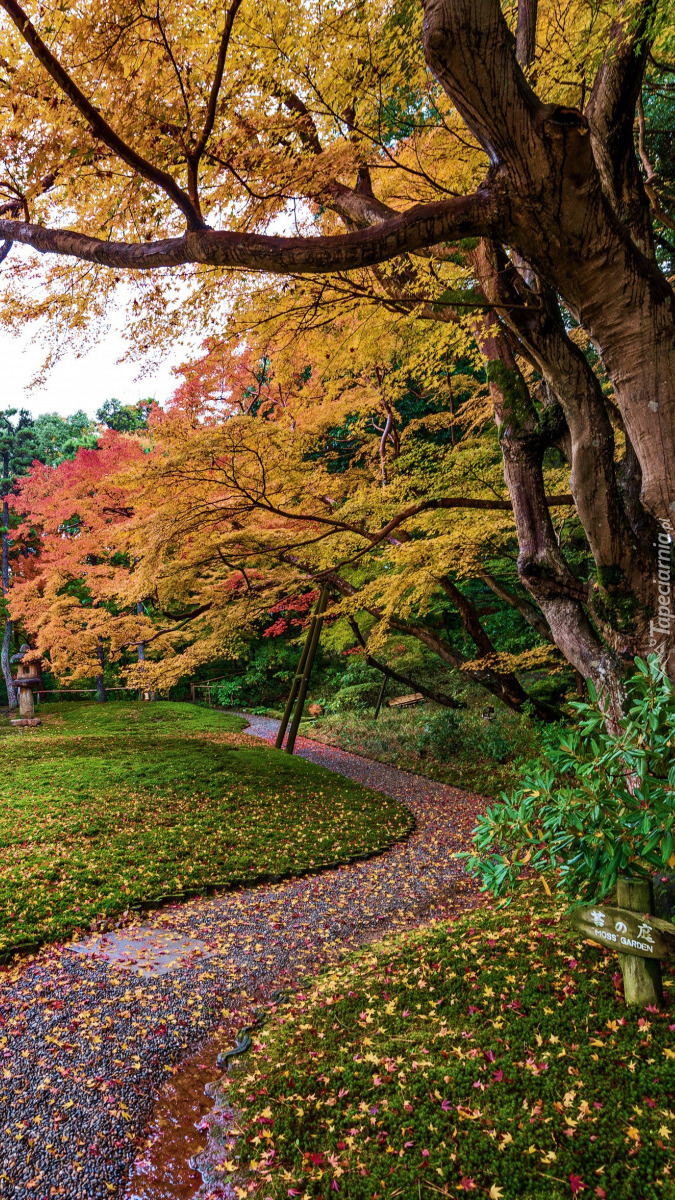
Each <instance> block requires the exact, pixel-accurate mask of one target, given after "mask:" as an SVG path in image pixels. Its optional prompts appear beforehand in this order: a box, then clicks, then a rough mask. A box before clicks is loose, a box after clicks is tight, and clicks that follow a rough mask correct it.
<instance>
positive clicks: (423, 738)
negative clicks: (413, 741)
mask: <svg viewBox="0 0 675 1200" xmlns="http://www.w3.org/2000/svg"><path fill="white" fill-rule="evenodd" d="M462 733H463V731H462V720H461V717H460V716H459V714H458V713H457V712H455V710H454V709H451V708H442V709H440V710H437V711H436V712H431V713H430V714H429V716H428V718H427V720H426V721H425V722H424V724H423V725H422V727H421V729H420V732H419V736H418V738H417V747H416V748H417V752H418V754H428V755H430V756H431V757H432V758H435V759H436V761H437V762H449V761H450V759H452V758H454V757H455V755H456V754H457V752H458V750H460V749H461V747H462Z"/></svg>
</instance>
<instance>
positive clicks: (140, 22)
mask: <svg viewBox="0 0 675 1200" xmlns="http://www.w3.org/2000/svg"><path fill="white" fill-rule="evenodd" d="M0 6H1V7H2V8H3V9H4V11H5V13H6V15H7V23H6V26H5V29H4V33H3V36H4V39H5V48H4V51H3V54H4V60H5V61H6V62H7V63H8V64H9V69H6V68H3V69H5V70H6V71H7V78H6V80H5V83H6V92H5V95H6V100H5V101H4V103H5V109H4V123H5V130H6V133H7V135H9V133H10V131H11V136H12V137H13V138H14V139H15V143H16V144H17V146H18V147H19V149H18V151H17V153H18V157H19V159H20V158H21V149H20V148H21V145H22V144H23V143H24V142H25V145H26V155H27V156H28V157H30V156H31V155H34V153H35V147H34V142H35V136H34V131H35V129H36V128H38V127H39V128H40V129H43V128H44V129H45V130H46V131H47V132H48V138H47V140H50V139H51V141H52V142H54V141H57V140H58V138H57V137H55V134H56V132H58V135H59V136H61V138H62V140H63V141H64V142H68V143H72V147H73V154H72V156H70V157H69V160H68V162H67V163H65V164H63V165H62V166H60V168H59V171H60V173H59V175H58V179H57V183H56V186H53V187H52V186H50V187H49V188H48V189H47V190H46V191H45V192H44V193H43V194H41V195H40V196H39V197H38V198H37V199H36V200H35V202H34V204H35V207H36V211H37V210H39V212H40V215H41V219H40V220H39V221H35V220H33V221H30V220H26V219H25V216H24V219H22V215H23V214H22V213H21V212H19V211H16V210H13V211H12V213H11V215H10V216H8V217H5V219H2V220H0V236H2V237H4V238H5V239H6V240H7V242H8V243H9V242H12V243H21V244H24V245H26V246H29V247H34V248H35V249H38V250H39V251H41V252H42V253H43V254H47V255H53V256H57V257H56V258H55V259H54V261H55V262H56V263H58V264H60V261H61V259H62V257H63V256H65V257H66V258H69V259H71V260H73V262H79V263H80V264H94V265H96V266H99V267H103V268H108V270H109V272H110V273H106V272H104V273H103V275H100V273H99V277H100V278H101V279H104V282H103V283H102V284H101V287H103V288H105V286H107V284H106V282H105V281H110V280H111V279H112V280H114V279H116V278H118V277H120V276H121V274H123V273H125V272H127V271H130V272H151V273H152V274H153V275H156V273H157V272H158V270H159V269H160V268H163V267H169V268H175V269H177V270H178V272H179V273H182V277H185V268H186V267H189V265H190V264H201V267H202V268H203V269H202V270H197V271H196V273H195V274H194V276H193V278H194V291H193V296H195V297H196V296H199V295H200V294H202V295H203V293H204V290H207V291H208V289H209V288H210V289H211V291H210V295H211V296H214V295H215V294H216V292H217V288H218V282H217V281H218V280H222V281H227V282H229V284H230V291H231V293H232V294H233V295H234V296H237V295H240V294H241V292H242V290H243V289H244V285H243V283H240V281H239V279H238V277H237V275H236V272H241V271H242V270H244V271H246V270H248V271H260V272H265V273H267V274H268V275H269V274H270V273H276V274H280V275H284V276H290V277H293V283H292V284H291V285H290V288H289V289H287V291H286V292H284V287H283V285H282V286H281V287H280V288H279V291H278V299H279V302H280V305H281V307H283V300H284V296H285V297H286V299H287V300H289V301H290V307H297V305H296V303H295V297H296V296H297V295H298V294H299V295H300V297H301V302H302V304H305V308H306V311H307V312H310V310H313V311H314V312H316V311H317V308H318V307H320V302H321V296H322V295H323V294H324V292H323V291H322V288H323V284H320V285H317V289H315V291H314V293H313V298H312V292H311V288H310V287H308V285H307V284H306V283H305V282H303V279H304V278H305V277H308V276H322V277H325V287H326V288H328V289H332V296H333V299H335V297H337V296H339V295H340V294H341V295H342V296H343V297H349V298H352V297H354V296H355V295H356V296H360V297H361V298H364V297H365V298H369V299H370V300H371V301H372V303H373V304H380V305H384V306H388V307H389V309H390V310H393V311H394V312H396V311H405V312H414V313H415V315H417V316H418V317H419V318H420V319H422V320H434V321H438V322H445V321H457V320H459V319H470V321H471V327H472V334H473V336H474V338H475V340H476V344H477V346H478V347H479V349H480V353H481V355H482V358H483V362H484V364H485V367H486V370H487V373H488V378H489V385H490V392H491V396H492V402H493V407H494V417H495V421H496V424H497V427H498V430H499V438H500V444H501V450H502V456H503V467H504V477H505V481H506V486H507V489H508V494H509V498H510V502H511V505H512V507H513V514H514V518H515V524H516V529H517V534H518V540H519V545H520V557H519V572H520V578H521V580H522V582H523V584H524V585H525V586H526V588H527V589H528V591H529V593H530V595H531V597H532V598H533V600H534V601H536V604H537V605H538V607H539V609H540V611H541V612H542V614H543V616H544V619H545V621H546V623H547V626H548V628H549V630H550V631H551V636H552V637H553V639H554V641H555V643H556V645H557V646H558V647H559V649H560V650H561V652H562V653H563V654H564V656H565V657H566V658H567V660H568V661H569V662H570V663H571V664H572V665H573V666H574V667H575V668H576V669H577V670H578V671H579V672H580V673H581V674H582V675H584V676H585V677H588V678H591V679H593V680H594V681H595V682H596V683H597V684H598V686H599V687H600V688H601V689H602V690H603V692H604V693H605V694H606V695H607V696H608V698H609V704H610V708H611V710H612V711H613V712H614V714H615V715H618V714H619V713H620V710H621V699H622V692H621V682H620V681H621V672H622V667H623V665H624V664H625V663H626V662H627V661H629V660H630V659H631V658H632V657H633V656H634V655H635V654H636V653H642V654H644V653H646V651H647V650H649V649H650V648H653V645H652V643H653V642H654V638H655V637H656V641H657V642H658V648H659V649H660V651H661V653H662V655H663V658H664V661H665V662H666V664H667V667H668V670H669V673H670V674H671V676H672V675H673V673H674V672H675V655H674V654H673V636H672V632H671V624H672V622H671V619H670V617H671V614H670V610H668V611H666V610H665V609H664V608H663V606H661V608H659V590H658V589H659V570H660V571H661V575H663V574H664V571H665V572H666V573H668V572H667V568H666V567H664V562H665V561H666V560H668V557H669V547H670V536H671V522H672V520H673V511H674V510H673V507H672V506H673V505H674V504H675V494H674V493H675V472H674V467H675V420H674V419H673V418H674V415H675V414H674V408H675V385H674V382H673V380H674V379H675V372H674V370H673V367H674V366H675V344H674V343H675V337H674V334H675V329H674V315H673V291H672V286H671V284H670V282H669V280H668V277H667V275H668V269H669V263H670V262H671V260H672V248H671V243H670V241H669V230H670V228H671V226H672V217H671V216H670V215H669V214H670V212H671V209H672V203H671V201H670V199H669V198H668V194H667V188H665V189H664V178H663V166H664V162H663V156H662V158H661V161H660V163H659V162H656V163H655V160H654V155H653V153H652V157H650V136H651V135H650V131H649V127H648V117H649V113H650V104H649V103H646V104H645V102H644V95H643V94H646V95H647V99H648V100H649V97H650V95H652V96H653V94H654V93H655V92H658V80H659V78H661V77H662V74H663V72H664V71H665V72H668V71H669V70H670V69H671V67H670V64H669V61H668V47H669V42H668V34H667V28H668V21H669V19H670V17H671V16H672V8H671V6H670V5H669V4H668V2H667V0H663V2H662V3H660V4H659V3H657V2H656V0H648V2H646V3H644V2H639V3H638V2H637V0H614V2H613V3H609V4H608V5H607V6H605V7H604V8H597V7H595V6H591V5H587V4H585V3H583V2H582V0H579V3H572V4H570V5H566V6H565V7H564V8H562V9H560V8H559V6H558V5H557V4H556V3H555V2H554V0H550V2H548V3H540V4H539V5H537V3H536V0H520V3H519V4H518V6H517V9H514V8H513V7H509V6H504V8H502V6H501V5H500V3H499V0H428V2H427V4H426V6H425V9H424V18H423V22H422V14H421V11H420V10H419V9H418V8H417V7H416V6H414V5H412V4H410V3H400V4H398V5H394V6H392V7H389V6H385V5H379V4H376V3H369V4H367V5H364V6H361V7H360V8H358V9H356V10H349V11H344V12H343V11H337V10H333V9H330V8H325V7H324V8H319V9H307V8H305V7H300V8H298V7H297V6H291V5H278V6H277V5H275V6H274V9H273V10H268V9H263V8H261V7H260V6H254V5H249V4H248V3H247V0H232V3H231V5H230V7H229V9H228V10H227V12H226V14H225V15H224V16H222V15H221V14H220V11H218V12H217V13H216V12H215V11H213V12H212V11H211V10H210V9H209V8H208V6H194V5H190V6H186V5H184V4H181V3H179V2H177V0H173V2H172V3H169V2H167V3H164V4H159V5H158V6H157V7H156V8H154V9H152V11H147V12H146V10H145V9H143V8H141V7H140V6H137V5H136V4H135V3H133V2H132V0H129V3H128V4H127V5H125V6H124V7H123V10H122V9H120V7H119V6H118V5H116V6H115V8H114V11H113V10H111V9H110V8H102V7H101V6H100V4H99V3H94V2H93V0H90V2H89V3H85V4H84V5H81V6H78V7H77V9H72V10H68V11H67V12H66V13H64V12H62V11H61V10H60V9H59V11H58V19H56V11H57V10H56V8H55V6H54V5H51V4H45V5H42V6H41V8H40V10H39V13H38V17H37V18H36V22H33V21H31V19H30V17H29V14H28V13H27V12H26V11H25V10H24V9H23V8H22V7H21V6H20V5H19V4H18V3H17V2H16V0H0ZM84 46H86V48H87V52H86V54H82V53H81V49H82V48H83V47H84ZM318 47H321V48H322V53H321V54H320V55H319V53H318V50H317V48H318ZM664 58H665V61H664ZM654 80H656V83H655V82H654ZM14 97H16V101H15V100H14ZM13 103H16V109H17V111H16V112H15V111H14V109H13V108H12V104H13ZM652 108H653V105H652ZM13 144H14V143H13ZM666 174H667V171H666ZM665 182H666V183H667V180H666V181H665ZM280 218H281V219H282V220H283V223H284V226H285V228H286V229H289V228H291V229H293V228H295V229H297V232H296V233H294V234H293V235H292V236H288V235H286V234H283V235H282V234H280V233H277V232H273V231H272V230H271V229H270V226H271V225H272V223H273V222H276V227H277V229H278V228H279V220H280ZM63 220H66V221H67V222H68V224H69V225H71V224H72V223H73V220H74V221H75V224H76V225H77V228H75V229H72V228H64V227H63V225H62V224H60V222H62V221H63ZM214 226H217V227H214ZM223 226H224V227H223ZM345 230H346V231H345ZM8 262H11V256H10V259H9V260H8ZM12 269H13V270H18V268H12ZM5 270H6V271H7V268H5ZM53 270H54V271H55V272H56V273H57V274H58V271H59V270H62V267H61V266H60V265H59V266H58V268H57V267H54V268H53ZM231 272H234V273H235V274H234V275H232V274H230V273H231ZM188 277H189V273H188ZM299 277H302V279H300V278H299ZM17 278H19V280H21V278H22V275H21V271H20V270H19V271H18V276H17ZM214 280H216V282H215V283H214ZM158 281H159V282H158ZM270 286H271V284H269V283H267V284H266V285H265V289H266V290H267V291H269V289H270ZM265 289H262V290H265ZM75 291H76V289H72V288H71V289H70V290H69V292H68V296H69V299H68V304H70V305H72V303H73V301H72V296H73V294H74V292H75ZM169 291H170V284H169V283H168V282H167V281H166V277H165V276H158V277H157V279H155V280H154V281H152V282H148V284H147V287H146V294H145V296H144V305H145V307H144V305H141V306H140V307H141V309H143V311H145V312H148V311H152V312H153V313H154V320H155V321H156V322H159V323H160V324H161V321H162V314H161V309H162V307H164V309H165V310H167V312H169V310H170V307H171V306H167V304H166V296H167V295H168V293H169ZM83 294H84V293H83ZM91 294H92V293H91V292H89V293H88V295H91ZM317 296H318V298H317ZM84 303H85V301H84V300H80V304H81V305H83V304H84ZM90 303H91V301H90ZM184 308H185V311H186V312H187V313H188V314H192V315H193V316H194V314H195V313H196V312H197V303H196V301H195V302H192V303H191V304H187V305H185V306H184ZM174 311H175V310H171V312H169V315H168V316H167V317H166V320H167V322H170V320H171V319H173V312H174ZM552 451H556V452H557V453H559V454H560V455H562V457H563V459H564V461H565V463H566V469H567V471H568V474H569V480H570V489H571V493H572V496H573V500H574V505H575V509H576V513H577V516H578V519H579V522H580V527H581V529H582V530H583V536H584V538H585V540H586V542H587V545H588V547H589V548H590V552H591V555H592V559H593V564H594V571H593V575H592V577H591V578H589V579H580V578H579V577H578V576H577V574H576V573H575V570H574V563H573V561H571V560H570V558H569V557H566V556H565V554H564V553H563V552H562V551H561V547H560V545H559V543H558V539H557V537H556V533H555V529H554V526H553V523H552V520H551V506H550V503H549V497H548V496H547V494H546V489H545V471H544V466H545V460H546V456H547V455H549V454H550V453H551V452H552ZM448 500H449V502H457V501H461V500H462V497H461V496H455V497H448ZM404 521H405V517H402V518H401V522H400V523H404ZM659 539H661V545H660V546H659ZM664 547H665V550H664ZM657 613H661V614H663V615H662V617H661V618H659V619H657Z"/></svg>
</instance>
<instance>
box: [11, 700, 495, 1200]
mask: <svg viewBox="0 0 675 1200" xmlns="http://www.w3.org/2000/svg"><path fill="white" fill-rule="evenodd" d="M247 719H248V720H249V721H250V726H249V729H248V732H249V733H250V734H251V735H253V736H257V737H263V738H267V739H271V738H273V737H274V734H275V732H276V729H277V728H278V723H277V722H275V721H271V720H269V719H267V718H261V717H250V718H247ZM296 753H299V754H301V755H302V756H303V757H306V758H310V759H312V760H313V761H315V762H318V763H320V764H321V765H322V766H324V767H327V768H329V769H330V770H333V771H337V772H339V773H340V774H343V775H345V776H348V777H349V778H351V779H355V780H357V781H358V782H359V783H362V784H364V785H365V786H367V787H370V788H373V789H375V790H379V791H382V792H384V793H386V794H387V795H389V796H393V797H395V798H397V799H399V800H401V801H403V803H405V804H407V805H408V806H409V808H410V809H411V810H412V812H413V813H414V815H415V818H416V822H417V826H416V829H415V831H414V832H413V833H412V834H411V836H410V837H409V838H408V839H407V841H406V842H404V843H399V844H397V845H395V846H393V847H392V848H391V849H390V850H388V851H386V852H385V853H384V854H382V855H380V856H378V857H377V858H373V859H369V860H367V861H365V862H361V863H354V864H351V865H350V866H347V867H341V868H338V869H336V870H329V871H325V872H323V873H320V874H316V875H311V876H306V877H304V878H300V879H290V880H287V881H285V882H283V883H279V884H274V885H263V886H258V887H252V888H247V889H242V890H239V891H232V892H227V893H224V894H221V895H218V896H216V897H210V898H207V897H203V898H199V899H196V900H193V901H190V902H187V903H183V904H176V905H173V906H171V907H167V908H163V909H160V910H157V911H156V912H154V913H153V914H152V916H151V917H150V919H148V920H146V921H144V922H143V923H142V924H139V925H137V926H136V927H132V928H127V929H126V930H125V934H127V935H129V936H130V938H131V942H130V945H131V946H132V949H133V946H134V945H136V946H137V947H139V949H138V950H137V952H135V953H136V959H137V961H136V962H133V961H129V959H130V954H129V953H127V956H126V957H127V962H126V963H122V962H121V961H120V958H119V956H118V957H117V958H116V957H115V956H114V955H113V954H111V953H107V951H106V943H105V942H102V941H101V939H100V938H92V939H91V940H90V941H91V945H90V947H89V949H90V950H93V951H94V952H92V953H87V954H75V953H73V951H72V950H70V949H68V948H67V947H59V946H52V947H49V948H47V949H45V950H44V951H42V952H41V953H40V954H37V955H35V956H31V957H30V958H27V959H23V960H21V961H19V962H17V963H15V964H14V965H12V966H11V967H10V968H5V969H4V970H3V972H2V974H1V976H0V1057H2V1058H3V1059H4V1061H3V1062H2V1063H1V1064H0V1112H2V1114H3V1117H2V1120H1V1121H0V1163H1V1164H2V1165H1V1166H0V1196H2V1197H7V1198H11V1200H47V1198H49V1200H52V1198H53V1197H55V1196H60V1197H64V1198H65V1200H104V1198H105V1200H110V1197H111V1196H114V1195H115V1194H117V1195H120V1194H121V1193H120V1190H119V1189H121V1188H122V1187H123V1184H124V1179H125V1177H126V1175H127V1173H128V1170H129V1167H130V1164H131V1163H132V1161H133V1160H134V1159H135V1158H136V1156H137V1154H138V1152H139V1146H140V1144H141V1141H142V1132H143V1127H144V1124H145V1123H146V1122H147V1119H148V1117H149V1115H150V1113H151V1111H152V1108H153V1105H154V1103H155V1101H156V1097H157V1092H158V1089H159V1088H160V1087H161V1085H162V1082H163V1081H166V1080H167V1078H171V1075H172V1072H173V1071H175V1069H176V1068H175V1067H174V1066H173V1064H174V1063H175V1062H176V1061H178V1060H180V1059H181V1058H184V1057H185V1056H186V1055H188V1054H189V1053H190V1051H191V1050H193V1049H194V1048H195V1047H196V1046H198V1045H199V1043H200V1042H202V1041H203V1040H204V1038H205V1037H206V1035H207V1034H208V1033H211V1032H214V1031H216V1030H220V1031H222V1038H223V1040H224V1041H225V1042H226V1043H227V1042H228V1039H229V1041H230V1042H231V1034H232V1030H233V1028H234V1026H235V1025H236V1024H237V1023H238V1021H239V1018H240V1014H241V1012H242V1011H246V1010H247V1009H248V1008H249V1007H250V1005H251V1004H252V1003H253V1002H254V1001H255V1000H258V999H260V998H264V997H265V996H266V995H269V994H270V992H272V991H273V990H274V989H275V988H278V987H280V986H282V985H283V984H284V983H285V982H289V983H292V982H293V981H297V980H299V979H301V978H302V977H303V976H304V975H306V974H308V973H310V972H314V971H316V970H318V969H319V967H320V966H321V965H322V964H323V963H324V962H326V961H330V960H335V959H339V958H341V957H342V956H343V955H344V953H345V951H346V950H348V949H350V948H352V947H354V946H355V945H358V944H359V943H361V942H364V941H367V940H369V939H371V938H373V937H376V936H378V935H379V934H382V933H384V932H391V931H393V930H397V929H404V928H410V927H411V926H413V925H415V924H418V923H419V922H420V921H422V920H428V919H433V918H439V917H448V916H451V915H452V913H453V912H456V911H458V910H459V909H462V908H466V907H468V906H469V905H471V904H473V903H475V901H476V893H475V889H474V888H473V887H472V886H471V884H470V882H469V881H468V880H467V878H466V876H464V874H463V872H462V868H461V866H460V864H458V863H457V861H456V860H455V859H453V858H452V854H453V852H454V851H456V850H458V849H460V848H464V846H465V845H466V839H467V833H468V831H469V830H470V829H471V827H472V826H473V823H474V820H475V816H476V814H477V812H478V811H479V810H480V808H481V806H482V804H483V803H484V802H483V800H482V799H481V798H480V797H476V796H472V795H469V794H468V793H466V792H462V791H459V790H458V789H456V788H452V787H448V786H447V785H444V784H441V783H435V782H432V781H430V780H427V779H424V778H422V777H421V776H418V775H412V774H409V773H408V772H406V771H401V770H398V769H397V768H394V767H388V766H384V765H381V764H379V763H375V762H372V761H370V760H368V759H364V758H360V757H359V756H357V755H354V754H348V753H346V752H345V751H342V750H338V749H334V748H332V747H329V746H325V745H323V744H320V743H318V742H312V741H309V740H307V739H305V738H299V739H298V741H297V744H296ZM162 938H163V939H165V940H166V939H168V944H169V945H170V946H171V947H173V948H174V950H175V955H174V961H173V962H172V963H170V968H171V969H166V968H165V969H164V973H162V974H155V973H144V974H139V973H138V970H137V968H138V962H139V961H141V960H143V955H144V953H145V954H146V955H147V959H148V961H151V960H152V956H153V951H154V950H155V949H156V947H157V945H158V942H159V941H161V939H162ZM134 939H135V941H134ZM131 958H132V959H133V955H131ZM165 958H166V955H165ZM174 964H175V965H174ZM216 1040H217V1039H216ZM216 1052H217V1045H216V1041H214V1043H213V1045H212V1046H211V1049H210V1050H209V1053H210V1054H211V1057H215V1053H216ZM204 1055H205V1056H206V1051H204ZM211 1065H212V1064H211ZM157 1194H159V1193H157ZM162 1194H166V1193H162ZM127 1195H129V1196H131V1195H133V1191H132V1192H128V1193H127Z"/></svg>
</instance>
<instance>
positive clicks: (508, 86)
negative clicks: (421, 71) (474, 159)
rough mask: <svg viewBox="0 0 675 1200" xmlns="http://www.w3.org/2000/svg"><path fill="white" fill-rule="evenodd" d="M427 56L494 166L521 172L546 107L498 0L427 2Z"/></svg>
mask: <svg viewBox="0 0 675 1200" xmlns="http://www.w3.org/2000/svg"><path fill="white" fill-rule="evenodd" d="M424 50H425V57H426V60H427V63H428V64H429V67H430V68H431V70H432V71H433V73H434V75H435V76H436V78H437V79H438V80H440V82H441V83H442V85H443V87H444V88H445V90H446V91H447V93H448V95H449V96H450V97H451V99H452V101H453V103H454V104H455V105H456V107H457V110H458V112H459V113H460V114H461V116H462V117H463V118H464V120H465V121H466V123H467V125H468V126H469V128H470V129H471V130H472V131H473V133H474V134H475V135H476V137H478V138H479V139H480V141H481V143H482V145H483V147H484V149H485V151H486V153H487V154H488V156H489V158H490V161H491V163H492V164H493V165H495V166H496V165H497V164H500V163H501V164H504V163H514V162H517V164H518V166H521V165H522V161H523V147H524V146H525V145H526V144H527V141H528V138H529V137H530V135H531V132H532V120H533V118H534V116H535V115H536V114H537V113H539V112H540V111H541V109H542V105H541V102H540V100H539V99H538V97H537V96H536V95H535V93H534V92H533V91H532V89H531V87H530V85H529V84H528V82H527V80H526V79H525V76H524V75H523V72H522V69H521V67H520V66H519V65H518V62H517V61H516V56H515V53H514V46H513V38H512V35H511V32H510V30H509V28H508V25H507V24H506V21H505V19H504V15H503V13H502V9H501V5H500V3H499V0H426V3H425V7H424Z"/></svg>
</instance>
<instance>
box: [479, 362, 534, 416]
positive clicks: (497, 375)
mask: <svg viewBox="0 0 675 1200" xmlns="http://www.w3.org/2000/svg"><path fill="white" fill-rule="evenodd" d="M487 379H488V383H489V384H494V386H495V387H497V388H499V390H500V392H501V393H502V397H503V420H504V424H505V425H506V426H509V427H511V428H513V427H515V428H520V427H522V426H523V425H524V424H525V422H526V421H527V420H528V419H529V418H530V417H531V414H532V404H531V401H530V394H529V392H528V390H527V387H526V384H525V380H524V379H523V377H522V375H521V373H520V371H519V370H518V369H517V368H514V367H506V366H505V365H504V363H503V362H501V361H500V360H499V359H493V360H492V361H491V362H489V363H488V364H487Z"/></svg>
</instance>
